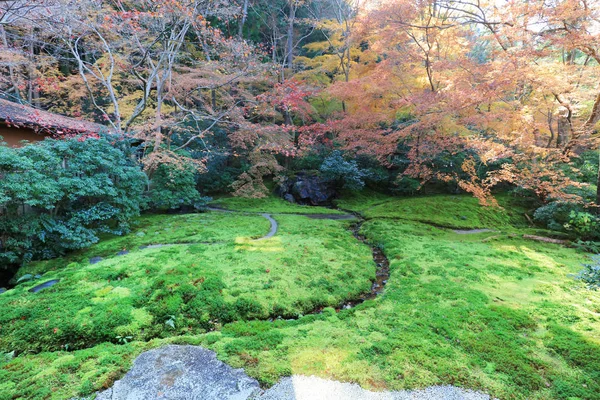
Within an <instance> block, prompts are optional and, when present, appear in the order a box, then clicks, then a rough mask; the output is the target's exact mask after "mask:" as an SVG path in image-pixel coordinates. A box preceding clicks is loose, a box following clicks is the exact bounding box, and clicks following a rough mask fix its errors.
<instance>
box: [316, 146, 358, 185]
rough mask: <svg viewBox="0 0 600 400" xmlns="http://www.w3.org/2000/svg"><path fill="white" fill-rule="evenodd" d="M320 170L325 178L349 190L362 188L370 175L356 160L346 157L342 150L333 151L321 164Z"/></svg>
mask: <svg viewBox="0 0 600 400" xmlns="http://www.w3.org/2000/svg"><path fill="white" fill-rule="evenodd" d="M320 171H321V173H322V174H323V176H324V177H325V178H327V179H330V180H332V181H335V182H336V183H337V184H338V185H339V186H341V187H343V188H344V189H348V190H361V189H362V188H363V187H364V186H365V178H366V177H367V175H368V174H367V172H366V171H364V170H362V169H361V168H359V167H358V163H357V162H356V161H355V160H346V159H344V157H343V155H342V152H341V151H334V152H333V153H331V155H330V156H329V157H327V158H326V159H325V160H324V161H323V164H321V168H320Z"/></svg>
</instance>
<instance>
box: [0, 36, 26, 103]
mask: <svg viewBox="0 0 600 400" xmlns="http://www.w3.org/2000/svg"><path fill="white" fill-rule="evenodd" d="M0 37H1V38H2V45H3V46H4V47H5V48H6V49H8V39H7V38H6V31H5V30H4V26H3V25H0ZM8 74H9V75H10V83H11V84H12V86H13V91H14V92H15V98H16V99H17V100H21V92H20V91H19V84H18V82H17V79H16V76H15V70H14V68H13V66H12V65H10V64H9V66H8Z"/></svg>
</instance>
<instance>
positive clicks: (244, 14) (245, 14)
mask: <svg viewBox="0 0 600 400" xmlns="http://www.w3.org/2000/svg"><path fill="white" fill-rule="evenodd" d="M247 18H248V0H244V4H243V6H242V20H241V21H240V25H239V27H238V37H240V38H241V37H242V36H243V35H244V25H245V24H246V19H247Z"/></svg>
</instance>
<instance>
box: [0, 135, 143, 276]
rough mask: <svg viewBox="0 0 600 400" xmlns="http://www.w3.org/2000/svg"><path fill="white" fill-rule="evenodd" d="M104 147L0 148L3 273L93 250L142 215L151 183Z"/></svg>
mask: <svg viewBox="0 0 600 400" xmlns="http://www.w3.org/2000/svg"><path fill="white" fill-rule="evenodd" d="M118 146H122V147H123V148H124V149H125V150H123V149H119V148H117V147H116V146H115V145H113V144H111V143H110V142H109V141H108V140H106V139H88V140H85V141H83V140H80V139H69V140H50V139H48V140H45V141H43V142H40V143H39V144H33V145H28V146H25V147H23V148H18V149H13V148H9V147H6V146H0V176H2V179H1V181H0V239H1V240H2V243H1V244H0V265H3V266H7V265H11V264H13V265H15V264H19V263H22V262H27V261H30V260H32V259H34V258H42V259H44V258H52V257H56V256H58V255H60V254H63V253H64V252H66V251H67V250H75V249H81V248H85V247H88V246H90V245H92V244H93V243H96V242H97V241H98V235H99V234H100V233H113V234H122V233H124V232H126V231H127V230H128V228H129V225H128V222H129V220H130V219H131V218H132V217H133V216H136V215H138V214H139V211H140V202H141V200H142V193H143V190H144V187H145V185H146V177H145V175H144V173H143V172H142V171H141V169H140V168H139V166H138V165H137V163H136V162H135V161H133V159H134V158H133V157H132V156H131V150H129V149H130V147H129V146H123V143H118Z"/></svg>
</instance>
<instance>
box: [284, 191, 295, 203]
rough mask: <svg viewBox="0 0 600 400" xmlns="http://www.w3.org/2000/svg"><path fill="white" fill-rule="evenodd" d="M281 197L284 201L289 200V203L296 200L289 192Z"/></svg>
mask: <svg viewBox="0 0 600 400" xmlns="http://www.w3.org/2000/svg"><path fill="white" fill-rule="evenodd" d="M283 199H284V200H285V201H288V202H290V203H295V202H296V199H295V198H294V196H293V195H292V194H291V193H288V194H286V195H284V196H283Z"/></svg>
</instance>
